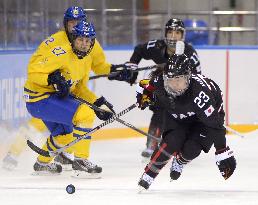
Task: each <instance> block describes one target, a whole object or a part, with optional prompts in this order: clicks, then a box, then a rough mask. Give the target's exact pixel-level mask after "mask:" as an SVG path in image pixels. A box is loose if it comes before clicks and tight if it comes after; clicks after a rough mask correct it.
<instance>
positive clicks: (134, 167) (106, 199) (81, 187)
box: [0, 132, 258, 205]
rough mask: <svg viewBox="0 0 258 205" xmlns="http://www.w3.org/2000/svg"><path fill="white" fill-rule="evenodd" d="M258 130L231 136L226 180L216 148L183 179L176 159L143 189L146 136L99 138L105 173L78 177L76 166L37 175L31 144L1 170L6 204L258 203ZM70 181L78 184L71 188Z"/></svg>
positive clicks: (1, 198)
mask: <svg viewBox="0 0 258 205" xmlns="http://www.w3.org/2000/svg"><path fill="white" fill-rule="evenodd" d="M257 135H258V133H257V132H253V133H252V134H246V136H245V138H240V137H238V136H235V135H230V136H228V137H227V139H228V144H229V146H230V147H231V149H233V150H234V153H235V157H236V159H237V169H236V170H235V173H234V175H233V176H232V177H231V178H230V179H228V180H226V181H225V180H224V179H223V178H222V176H221V175H220V173H219V170H218V168H217V166H216V165H215V160H214V148H212V149H211V151H210V153H208V154H205V153H202V154H201V155H200V157H199V158H197V159H195V160H194V161H192V162H191V163H190V164H189V165H187V166H186V167H185V169H184V170H183V174H182V176H181V178H180V179H179V180H178V181H173V182H170V178H169V167H170V163H169V164H168V165H167V166H166V167H165V168H164V169H163V170H162V171H161V173H160V175H159V176H158V177H157V178H156V179H155V181H154V183H153V184H152V185H151V187H150V189H149V190H148V191H146V192H144V193H141V194H139V193H138V186H137V182H138V180H139V177H140V176H141V174H142V173H143V169H144V167H145V164H146V163H142V158H141V156H140V153H141V151H142V149H143V148H144V144H145V139H144V138H134V139H125V140H111V141H95V142H93V143H92V148H91V156H92V157H91V159H92V160H93V161H94V162H96V163H97V164H99V165H101V166H102V167H103V174H102V178H101V179H75V178H72V177H70V172H63V173H62V174H61V175H59V176H32V175H31V173H32V172H33V171H32V166H33V163H34V161H35V158H36V155H35V154H34V153H33V152H32V151H30V150H27V151H26V152H25V153H24V154H23V155H22V156H21V157H20V159H19V166H18V168H17V170H15V171H12V172H7V171H4V170H1V171H0V204H1V205H9V204H14V205H30V204H31V205H41V204H42V205H43V204H44V205H46V204H58V205H66V204H67V205H79V204H85V205H97V204H101V205H106V204H110V205H116V204H119V205H127V204H128V205H134V204H139V205H146V204H149V205H151V204H156V205H166V204H171V205H185V204H190V205H202V204H205V205H206V204H208V205H220V204H225V205H238V204H241V205H257V204H258V160H257V159H258V157H257V155H258V152H257V148H258V136H257ZM68 184H73V185H74V186H75V187H76V192H75V193H74V194H72V195H69V194H67V193H66V191H65V188H66V186H67V185H68Z"/></svg>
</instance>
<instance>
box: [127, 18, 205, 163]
mask: <svg viewBox="0 0 258 205" xmlns="http://www.w3.org/2000/svg"><path fill="white" fill-rule="evenodd" d="M184 37H185V27H184V23H183V21H182V20H180V19H177V18H172V19H170V20H169V21H168V22H167V23H166V25H165V38H164V39H160V40H151V41H149V42H147V43H144V44H139V45H137V46H136V47H135V49H134V52H133V54H132V56H131V58H130V62H131V63H132V64H136V65H138V64H139V63H140V61H141V60H142V59H146V60H153V61H154V62H155V63H156V64H163V63H166V62H167V60H168V58H169V57H170V56H171V55H173V54H174V53H175V52H176V43H177V42H178V41H184ZM182 43H184V44H185V46H184V50H183V53H184V54H185V55H186V56H188V58H189V59H190V61H191V63H192V70H191V72H192V73H195V74H197V73H198V74H200V73H201V66H200V61H199V57H198V55H197V52H196V51H195V49H194V48H193V47H192V46H191V45H189V44H188V43H186V42H182ZM149 108H150V110H152V111H153V115H152V118H151V122H150V125H149V130H148V132H149V134H151V135H153V136H156V137H160V136H161V133H162V132H163V126H162V124H163V120H164V119H163V118H164V115H163V110H161V109H160V108H159V107H156V106H150V107H149ZM156 146H157V143H156V141H153V140H152V139H150V138H148V139H147V143H146V149H144V150H143V152H142V156H143V157H147V158H149V157H150V156H151V154H152V153H153V150H154V149H155V147H156Z"/></svg>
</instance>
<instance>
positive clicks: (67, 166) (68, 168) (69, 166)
mask: <svg viewBox="0 0 258 205" xmlns="http://www.w3.org/2000/svg"><path fill="white" fill-rule="evenodd" d="M61 166H62V170H63V171H66V172H69V171H72V170H73V167H72V165H71V164H69V165H67V164H66V165H64V164H61Z"/></svg>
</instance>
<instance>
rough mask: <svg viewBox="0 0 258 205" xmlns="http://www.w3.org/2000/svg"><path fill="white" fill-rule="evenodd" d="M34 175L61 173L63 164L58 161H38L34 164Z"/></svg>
mask: <svg viewBox="0 0 258 205" xmlns="http://www.w3.org/2000/svg"><path fill="white" fill-rule="evenodd" d="M33 168H34V171H35V172H34V173H33V175H49V174H60V173H61V172H62V166H61V165H59V164H57V163H53V162H50V163H43V162H39V161H37V162H36V163H35V164H34V166H33Z"/></svg>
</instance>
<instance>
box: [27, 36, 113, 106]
mask: <svg viewBox="0 0 258 205" xmlns="http://www.w3.org/2000/svg"><path fill="white" fill-rule="evenodd" d="M110 67H111V64H109V63H107V62H106V58H105V55H104V52H103V49H102V48H101V46H100V44H99V42H98V41H95V44H94V47H93V49H92V51H91V52H90V54H89V55H88V56H86V57H84V58H83V59H78V58H77V56H76V55H75V54H74V53H73V51H72V47H71V45H70V42H69V40H68V38H67V36H66V33H65V31H59V32H57V33H55V34H53V35H52V36H50V37H49V38H47V39H46V40H45V41H43V42H42V43H41V44H40V46H39V47H38V49H37V51H36V52H35V53H34V54H33V55H32V57H31V59H30V62H29V65H28V78H27V81H26V83H25V88H24V90H25V97H26V101H27V102H36V101H38V100H41V99H45V98H47V97H48V96H49V94H50V93H52V92H55V90H54V88H53V86H52V85H48V82H47V79H48V75H49V74H50V73H52V72H54V71H55V70H57V69H59V70H60V71H61V72H62V75H63V76H65V78H66V80H67V81H69V83H70V84H71V92H72V93H73V94H75V95H77V96H79V97H81V98H84V99H87V100H88V101H89V102H91V103H93V102H94V101H95V100H96V98H97V97H96V96H95V94H94V93H92V92H91V91H90V90H89V89H88V88H87V87H86V85H87V83H88V80H89V74H90V71H91V70H92V71H93V72H94V73H96V74H99V75H100V74H108V73H110Z"/></svg>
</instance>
